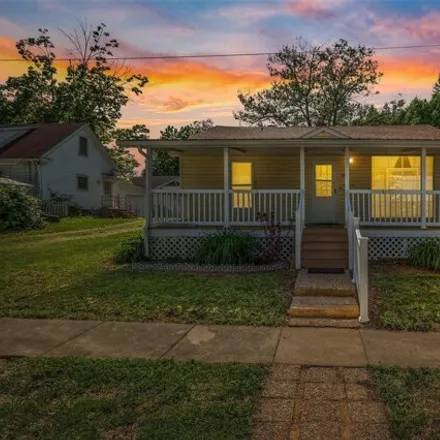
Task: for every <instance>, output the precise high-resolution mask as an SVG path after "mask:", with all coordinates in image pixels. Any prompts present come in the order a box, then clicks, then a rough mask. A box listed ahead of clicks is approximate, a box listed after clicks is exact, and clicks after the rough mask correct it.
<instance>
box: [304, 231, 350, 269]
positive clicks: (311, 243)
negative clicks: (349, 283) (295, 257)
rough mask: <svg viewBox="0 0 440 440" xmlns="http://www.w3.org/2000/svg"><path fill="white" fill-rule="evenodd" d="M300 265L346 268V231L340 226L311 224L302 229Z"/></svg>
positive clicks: (314, 267) (312, 267)
mask: <svg viewBox="0 0 440 440" xmlns="http://www.w3.org/2000/svg"><path fill="white" fill-rule="evenodd" d="M301 266H302V267H304V268H308V269H346V268H348V238H347V231H346V230H345V229H344V228H343V227H342V226H311V227H306V228H305V229H304V231H303V236H302V243H301Z"/></svg>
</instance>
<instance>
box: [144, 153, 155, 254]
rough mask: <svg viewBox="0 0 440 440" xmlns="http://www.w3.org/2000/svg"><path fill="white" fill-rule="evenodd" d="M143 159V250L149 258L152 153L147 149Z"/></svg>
mask: <svg viewBox="0 0 440 440" xmlns="http://www.w3.org/2000/svg"><path fill="white" fill-rule="evenodd" d="M144 157H145V199H144V217H145V227H144V248H145V256H146V257H149V255H150V247H149V240H148V239H149V230H150V228H151V223H152V221H153V195H152V192H151V191H152V176H153V151H152V149H151V148H147V149H146V151H145V154H144Z"/></svg>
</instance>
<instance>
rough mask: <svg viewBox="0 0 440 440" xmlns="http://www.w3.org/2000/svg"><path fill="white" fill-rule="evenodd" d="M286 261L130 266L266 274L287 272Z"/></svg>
mask: <svg viewBox="0 0 440 440" xmlns="http://www.w3.org/2000/svg"><path fill="white" fill-rule="evenodd" d="M289 269H290V263H289V262H288V261H279V262H277V263H271V264H243V265H236V266H235V265H221V266H213V265H204V264H195V263H167V262H150V261H141V262H136V263H133V264H132V265H131V270H133V271H136V272H149V271H159V272H184V273H266V272H276V271H281V270H289Z"/></svg>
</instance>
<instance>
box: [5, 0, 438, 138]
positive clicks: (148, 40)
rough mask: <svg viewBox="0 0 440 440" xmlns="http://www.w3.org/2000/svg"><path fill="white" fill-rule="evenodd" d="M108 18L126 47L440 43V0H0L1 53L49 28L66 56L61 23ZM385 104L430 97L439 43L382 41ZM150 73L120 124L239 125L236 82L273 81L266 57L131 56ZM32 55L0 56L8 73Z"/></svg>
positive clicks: (132, 52)
mask: <svg viewBox="0 0 440 440" xmlns="http://www.w3.org/2000/svg"><path fill="white" fill-rule="evenodd" d="M84 19H87V21H88V23H89V24H90V25H96V24H99V23H100V22H104V23H106V24H107V26H108V30H109V31H110V32H111V34H112V36H114V37H115V38H117V39H118V40H119V41H120V42H121V48H120V50H119V54H118V55H122V56H140V55H176V54H215V53H226V52H270V51H275V50H276V49H278V48H280V47H281V46H282V45H285V44H291V43H293V42H294V40H295V38H296V37H300V36H301V37H303V38H305V39H307V40H309V41H311V42H312V43H320V44H321V43H325V42H330V41H334V40H336V39H339V38H345V39H347V40H348V41H349V43H350V44H359V43H362V44H366V45H369V46H374V47H383V46H402V45H418V44H435V43H438V44H440V2H439V1H424V0H417V1H415V0H412V1H405V0H388V1H379V0H268V1H246V0H235V1H227V0H180V1H179V0H173V1H172V0H156V1H148V0H140V1H128V0H118V1H104V0H88V1H84V0H83V1H77V0H76V1H75V0H14V1H8V0H0V58H15V57H16V56H17V53H16V50H15V41H16V40H18V39H20V38H24V37H29V36H34V35H36V34H37V29H38V28H39V27H46V28H48V29H49V30H50V34H51V35H52V36H53V39H54V40H55V42H56V46H57V52H58V54H59V55H60V56H65V53H64V52H63V48H64V47H66V43H65V41H64V40H63V39H62V35H61V34H60V32H59V30H58V29H59V28H61V29H64V30H67V31H68V30H71V29H73V28H74V27H75V25H76V24H77V22H78V21H79V20H84ZM376 57H377V59H378V61H379V66H380V69H381V70H382V71H383V72H384V77H383V79H382V81H381V83H380V84H379V86H378V87H377V90H379V91H380V94H379V95H376V96H374V98H372V99H371V101H370V102H372V103H374V104H377V105H381V104H382V103H383V102H384V101H386V100H390V99H393V98H396V97H397V95H398V93H401V94H402V95H403V96H404V97H405V98H408V99H411V98H412V97H414V96H415V95H418V96H420V97H425V96H428V95H429V94H430V93H431V88H432V85H433V83H434V82H435V80H436V78H437V76H438V73H439V71H440V47H438V48H429V49H405V50H380V51H377V53H376ZM131 64H132V67H133V69H134V70H135V71H139V72H141V73H143V74H145V75H147V76H148V78H149V80H150V83H149V84H148V85H147V86H146V88H145V91H144V94H143V95H142V96H141V97H139V98H136V99H135V100H134V101H132V102H131V103H130V105H129V106H127V107H126V108H125V110H124V115H123V118H122V120H121V121H120V125H121V126H129V125H132V124H135V123H144V124H146V125H147V126H148V127H149V128H150V130H151V134H152V137H153V138H154V137H157V136H158V134H159V131H160V129H162V128H164V127H165V126H166V125H168V124H172V125H176V126H180V125H182V124H185V123H187V122H191V121H193V120H196V119H204V118H212V119H213V120H214V123H215V124H218V125H226V124H232V125H237V121H235V120H234V119H233V117H232V111H233V110H234V109H237V108H239V107H240V105H239V103H238V100H237V91H239V90H240V91H244V92H248V91H255V90H258V89H261V88H264V87H265V86H267V85H268V82H269V79H268V76H267V73H266V67H265V64H266V58H265V57H261V56H260V57H255V56H253V57H250V56H249V57H243V58H218V59H215V58H211V59H181V60H155V61H151V60H143V61H136V62H131ZM25 69H26V64H24V63H16V62H15V63H13V62H2V61H0V81H4V80H5V78H7V77H8V76H9V75H15V74H20V73H22V72H23V71H24V70H25Z"/></svg>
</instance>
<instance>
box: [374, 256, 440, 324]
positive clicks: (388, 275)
mask: <svg viewBox="0 0 440 440" xmlns="http://www.w3.org/2000/svg"><path fill="white" fill-rule="evenodd" d="M371 285H372V288H373V289H372V292H371V293H372V302H371V310H372V312H373V318H374V320H375V323H376V324H377V325H379V326H381V327H385V328H389V329H393V330H416V331H429V330H439V329H440V274H438V273H434V272H429V271H427V270H418V269H414V268H411V267H410V266H407V265H404V264H400V265H391V264H384V265H381V266H372V268H371Z"/></svg>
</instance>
